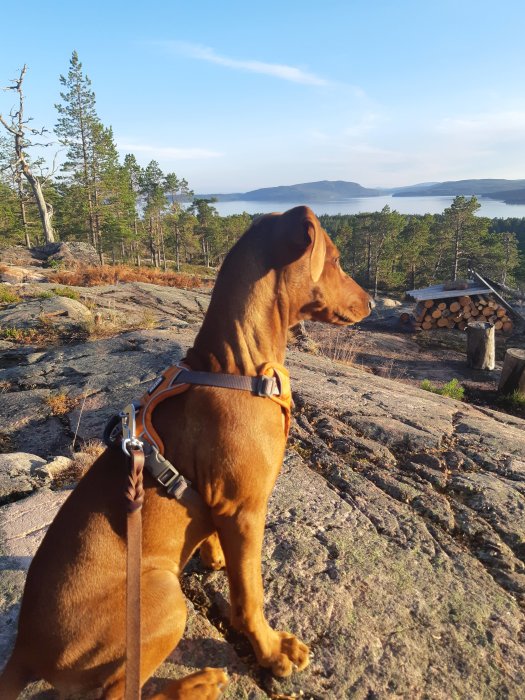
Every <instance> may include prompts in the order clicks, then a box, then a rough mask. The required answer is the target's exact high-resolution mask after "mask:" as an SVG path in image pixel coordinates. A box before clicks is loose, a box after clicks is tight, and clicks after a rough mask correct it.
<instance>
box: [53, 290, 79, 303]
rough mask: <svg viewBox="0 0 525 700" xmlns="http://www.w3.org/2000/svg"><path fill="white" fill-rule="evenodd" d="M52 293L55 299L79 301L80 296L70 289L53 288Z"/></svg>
mask: <svg viewBox="0 0 525 700" xmlns="http://www.w3.org/2000/svg"><path fill="white" fill-rule="evenodd" d="M53 292H54V293H55V294H56V296H57V297H67V298H68V299H75V300H77V301H78V300H79V299H80V294H79V293H78V292H77V291H75V290H74V289H70V287H54V289H53Z"/></svg>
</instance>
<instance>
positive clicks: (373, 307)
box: [368, 297, 376, 311]
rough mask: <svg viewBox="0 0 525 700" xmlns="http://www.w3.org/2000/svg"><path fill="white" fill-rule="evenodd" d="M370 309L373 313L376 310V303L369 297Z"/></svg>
mask: <svg viewBox="0 0 525 700" xmlns="http://www.w3.org/2000/svg"><path fill="white" fill-rule="evenodd" d="M368 308H369V309H370V311H373V310H374V309H375V308H376V303H375V301H374V300H373V299H372V297H368Z"/></svg>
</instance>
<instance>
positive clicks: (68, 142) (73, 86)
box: [55, 51, 100, 245]
mask: <svg viewBox="0 0 525 700" xmlns="http://www.w3.org/2000/svg"><path fill="white" fill-rule="evenodd" d="M60 84H61V85H62V86H63V88H64V91H63V92H61V93H60V97H61V98H62V100H63V104H56V105H55V107H56V109H57V111H58V114H59V118H58V121H57V123H56V126H55V133H56V135H57V136H58V138H59V139H60V141H61V143H62V144H63V145H65V146H67V148H68V150H67V154H66V158H67V160H66V161H65V162H64V164H63V166H62V170H63V171H64V172H66V173H70V174H71V176H72V178H71V179H75V180H76V181H77V182H79V183H80V184H81V185H82V188H81V189H79V190H76V192H77V194H79V195H80V196H81V198H82V199H85V203H82V205H81V206H80V207H77V210H80V211H86V212H87V215H88V222H87V225H88V231H89V238H90V241H91V243H92V244H93V245H97V242H98V231H97V225H96V218H95V192H94V181H93V168H92V161H91V154H92V152H93V150H94V143H93V141H94V138H95V129H96V127H97V126H99V125H100V121H99V118H98V116H97V113H96V109H95V93H94V92H93V90H91V81H90V79H89V78H88V77H87V76H84V74H83V72H82V63H81V62H80V61H79V58H78V54H77V52H76V51H73V54H72V56H71V61H70V64H69V72H68V74H67V77H64V76H63V75H61V76H60Z"/></svg>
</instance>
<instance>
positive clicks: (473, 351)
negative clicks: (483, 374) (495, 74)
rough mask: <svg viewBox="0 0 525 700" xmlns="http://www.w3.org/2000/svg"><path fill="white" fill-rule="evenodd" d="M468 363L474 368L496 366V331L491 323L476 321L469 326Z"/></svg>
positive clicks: (492, 367) (490, 368)
mask: <svg viewBox="0 0 525 700" xmlns="http://www.w3.org/2000/svg"><path fill="white" fill-rule="evenodd" d="M467 364H468V366H469V367H473V368H474V369H488V370H492V369H494V368H495V366H496V332H495V329H494V326H493V325H492V324H490V323H483V322H481V321H476V322H474V323H469V324H468V326H467Z"/></svg>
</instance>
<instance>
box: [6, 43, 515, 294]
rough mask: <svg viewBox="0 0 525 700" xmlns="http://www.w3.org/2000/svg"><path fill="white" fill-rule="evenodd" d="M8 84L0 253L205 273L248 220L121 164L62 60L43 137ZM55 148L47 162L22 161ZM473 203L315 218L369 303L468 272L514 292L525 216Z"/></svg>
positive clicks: (75, 74) (76, 76)
mask: <svg viewBox="0 0 525 700" xmlns="http://www.w3.org/2000/svg"><path fill="white" fill-rule="evenodd" d="M25 72H26V67H25V66H24V68H23V69H22V70H21V72H20V76H19V77H18V78H16V79H14V80H12V81H11V84H10V85H9V86H8V88H7V89H8V90H11V91H13V95H14V100H15V103H16V106H15V107H13V108H12V110H11V112H10V114H9V115H0V247H5V246H8V245H13V244H21V245H26V246H28V247H31V246H36V245H42V244H44V243H48V242H52V241H56V240H61V241H68V240H75V241H85V242H89V243H90V244H92V245H93V246H94V247H95V248H96V250H97V252H98V255H99V258H100V260H101V262H106V263H113V264H115V263H126V264H133V265H151V266H154V267H158V268H161V269H166V270H167V269H175V270H177V271H180V270H191V269H192V268H193V269H194V268H195V266H203V267H204V268H217V267H218V266H219V265H220V264H221V262H222V260H223V258H224V256H225V254H226V253H227V251H228V249H229V248H230V247H231V246H232V244H233V243H234V242H235V241H236V240H237V238H238V237H239V236H240V235H241V234H242V233H243V232H244V231H245V230H246V228H248V226H249V225H250V223H251V221H252V219H253V218H254V217H253V216H252V215H250V214H247V213H244V214H239V215H232V216H224V217H223V216H219V214H218V212H217V210H216V208H215V207H214V206H213V200H212V199H211V200H210V199H202V198H196V197H195V196H194V194H193V192H192V190H191V188H190V183H188V182H187V181H186V179H185V178H184V177H183V176H182V175H181V174H178V173H177V174H176V173H174V172H166V173H165V172H163V171H162V170H161V168H160V166H159V164H158V163H157V162H156V161H154V160H152V161H151V162H150V163H148V164H147V165H146V166H145V167H142V166H140V165H139V163H138V161H137V158H136V157H135V155H134V154H133V153H128V154H126V155H125V156H124V158H123V159H122V160H121V159H120V158H119V153H118V150H117V146H116V144H115V140H114V136H113V131H112V128H111V127H110V126H105V125H104V124H103V123H102V121H101V120H100V118H99V116H98V113H97V107H96V98H95V93H94V91H93V88H92V85H91V81H90V80H89V78H88V77H87V75H86V74H85V73H84V70H83V67H82V63H81V62H80V60H79V57H78V54H77V53H76V52H73V54H72V57H71V60H70V64H69V70H68V72H67V74H66V75H62V76H60V77H59V79H58V80H57V94H59V97H60V100H59V102H57V104H56V105H55V107H56V111H57V121H56V124H55V126H54V130H53V132H50V131H47V130H46V129H43V128H40V129H38V128H36V127H35V126H34V125H33V122H32V120H31V117H30V116H28V115H26V114H25V111H24V97H25V96H24V91H23V80H24V77H25ZM57 146H58V147H59V148H60V149H61V153H62V158H61V161H60V163H59V164H58V165H57V164H56V163H55V162H54V160H53V158H49V159H47V158H43V157H42V156H40V155H39V156H38V157H37V156H35V157H32V153H34V152H35V151H36V152H38V153H42V152H46V150H49V151H50V152H51V151H53V150H54V149H56V148H57ZM478 209H479V203H478V201H477V199H476V197H464V196H457V197H456V198H455V199H454V201H453V202H452V204H451V206H450V207H448V208H447V209H445V211H444V212H443V213H442V214H434V215H431V214H427V215H425V216H421V215H401V214H399V213H398V212H397V211H395V210H391V209H390V208H389V207H385V208H384V209H383V210H382V211H380V212H373V213H363V214H355V215H337V216H328V215H323V216H320V220H321V223H322V225H323V227H324V228H325V229H326V230H327V231H328V233H329V234H330V235H331V236H332V237H333V238H334V240H335V242H336V243H337V245H338V246H339V248H340V251H341V261H342V265H343V267H344V269H345V270H346V271H347V272H348V273H349V274H350V275H351V276H352V277H354V278H355V279H356V280H357V281H358V282H360V283H361V284H363V285H364V286H366V287H367V288H368V289H369V290H370V291H372V292H373V293H374V294H376V293H377V292H378V291H386V290H388V291H403V290H405V289H410V288H416V287H421V286H426V285H429V284H433V283H435V282H441V281H444V280H450V279H457V278H458V277H464V276H466V275H467V270H468V268H470V267H472V268H474V269H476V270H477V271H479V272H481V273H482V274H483V273H485V274H487V275H489V276H490V277H491V278H492V279H495V280H496V281H498V282H501V283H502V284H505V285H508V286H514V287H523V286H525V219H492V220H491V219H487V218H483V217H479V216H476V212H477V210H478Z"/></svg>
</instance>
